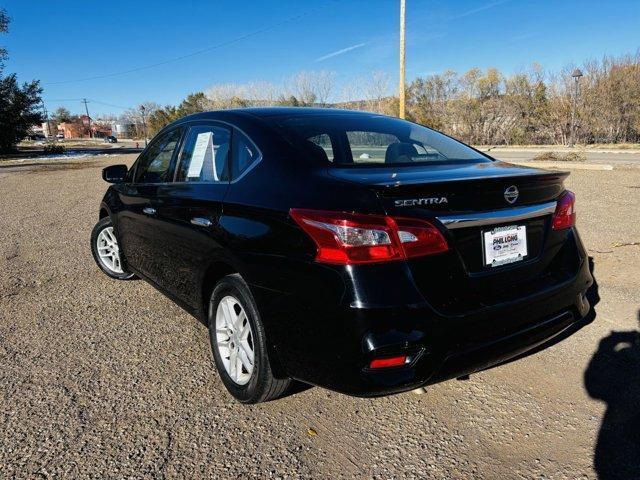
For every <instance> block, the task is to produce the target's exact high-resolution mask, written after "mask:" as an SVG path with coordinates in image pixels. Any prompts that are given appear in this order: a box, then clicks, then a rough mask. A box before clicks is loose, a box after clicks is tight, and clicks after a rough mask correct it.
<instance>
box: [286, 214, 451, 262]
mask: <svg viewBox="0 0 640 480" xmlns="http://www.w3.org/2000/svg"><path fill="white" fill-rule="evenodd" d="M290 214H291V218H293V219H294V220H295V221H296V223H297V224H298V225H300V227H301V228H302V229H303V230H304V231H305V232H306V233H307V234H308V235H309V236H310V237H311V238H312V239H313V241H314V242H315V243H316V245H317V247H318V252H317V254H316V260H317V261H318V262H323V263H336V264H343V265H351V264H360V263H375V262H387V261H391V260H403V259H407V258H411V257H418V256H422V255H431V254H434V253H440V252H445V251H447V250H448V249H449V246H448V245H447V241H446V240H445V238H444V237H443V236H442V234H441V233H440V231H439V230H438V229H437V228H436V227H434V226H433V225H432V224H430V223H429V222H426V221H423V220H414V219H405V218H398V219H394V218H392V217H387V216H383V215H362V214H357V213H347V212H330V211H323V210H305V209H297V208H294V209H291V211H290Z"/></svg>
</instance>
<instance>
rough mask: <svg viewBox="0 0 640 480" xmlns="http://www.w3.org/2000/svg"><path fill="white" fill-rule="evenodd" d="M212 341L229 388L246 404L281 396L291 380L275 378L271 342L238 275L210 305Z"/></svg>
mask: <svg viewBox="0 0 640 480" xmlns="http://www.w3.org/2000/svg"><path fill="white" fill-rule="evenodd" d="M208 320H209V339H210V341H211V350H212V353H213V358H214V360H215V365H216V368H217V370H218V373H219V374H220V378H221V379H222V382H223V383H224V385H225V387H226V388H227V390H228V391H229V393H231V395H233V396H234V397H235V398H236V399H237V400H239V401H240V402H242V403H260V402H266V401H269V400H273V399H275V398H278V397H279V396H281V395H282V394H283V393H284V392H285V390H286V389H287V388H288V387H289V384H290V383H291V380H290V379H289V378H275V377H274V375H273V371H272V369H271V363H270V362H269V356H268V353H267V340H266V336H265V332H264V327H263V325H262V321H261V320H260V315H259V313H258V309H257V306H256V303H255V300H254V299H253V295H251V291H250V290H249V287H248V286H247V284H246V283H245V281H244V280H243V279H242V277H241V276H240V275H238V274H234V275H227V276H226V277H224V278H223V279H222V280H220V281H219V282H218V283H217V285H216V286H215V288H214V289H213V292H212V293H211V299H210V301H209V313H208Z"/></svg>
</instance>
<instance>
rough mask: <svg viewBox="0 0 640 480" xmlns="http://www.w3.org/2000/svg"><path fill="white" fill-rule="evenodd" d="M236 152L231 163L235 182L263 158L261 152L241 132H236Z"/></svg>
mask: <svg viewBox="0 0 640 480" xmlns="http://www.w3.org/2000/svg"><path fill="white" fill-rule="evenodd" d="M234 139H235V140H234V141H235V147H234V148H235V151H234V155H233V161H232V162H231V175H232V178H233V179H234V180H237V179H238V178H239V177H241V176H242V175H243V174H244V173H245V172H246V171H248V170H249V169H250V168H251V167H252V166H253V165H255V164H256V163H257V162H258V161H259V160H260V158H261V154H260V151H259V150H258V148H257V147H256V146H255V145H254V143H253V142H252V141H251V140H249V139H248V138H247V136H246V135H245V134H244V133H242V132H240V131H239V130H235V131H234Z"/></svg>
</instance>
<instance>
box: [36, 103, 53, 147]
mask: <svg viewBox="0 0 640 480" xmlns="http://www.w3.org/2000/svg"><path fill="white" fill-rule="evenodd" d="M40 103H42V112H43V113H44V121H45V124H46V125H47V133H46V134H45V136H46V137H47V138H48V137H49V135H51V126H50V124H49V112H48V111H47V107H46V106H45V104H44V100H42V99H40ZM53 141H54V142H55V141H56V136H55V135H54V136H53Z"/></svg>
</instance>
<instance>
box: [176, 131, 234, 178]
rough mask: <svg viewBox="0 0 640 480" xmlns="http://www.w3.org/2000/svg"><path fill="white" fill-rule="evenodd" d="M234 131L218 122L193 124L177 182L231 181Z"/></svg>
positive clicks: (186, 140) (183, 153)
mask: <svg viewBox="0 0 640 480" xmlns="http://www.w3.org/2000/svg"><path fill="white" fill-rule="evenodd" d="M230 147H231V131H230V130H229V129H228V128H226V127H222V126H216V125H195V126H192V127H191V128H189V132H188V133H187V137H186V139H185V141H184V147H183V148H182V152H181V154H180V163H179V165H178V173H177V175H176V181H177V182H228V181H229V150H230Z"/></svg>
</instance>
